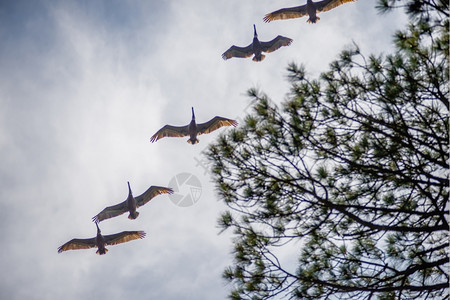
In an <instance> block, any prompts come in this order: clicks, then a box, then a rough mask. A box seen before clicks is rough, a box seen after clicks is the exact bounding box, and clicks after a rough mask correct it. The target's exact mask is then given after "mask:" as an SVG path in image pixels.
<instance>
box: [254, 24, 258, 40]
mask: <svg viewBox="0 0 450 300" xmlns="http://www.w3.org/2000/svg"><path fill="white" fill-rule="evenodd" d="M253 31H254V34H253V37H255V38H257V37H258V34H257V33H256V26H255V24H253Z"/></svg>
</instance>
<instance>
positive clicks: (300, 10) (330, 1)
mask: <svg viewBox="0 0 450 300" xmlns="http://www.w3.org/2000/svg"><path fill="white" fill-rule="evenodd" d="M354 1H356V0H323V1H317V2H313V1H312V0H307V1H306V4H304V5H301V6H295V7H289V8H282V9H280V10H277V11H274V12H271V13H270V14H267V15H266V16H265V17H264V18H263V20H264V22H270V21H275V20H283V19H294V18H301V17H304V16H306V15H308V16H309V19H308V20H307V21H306V22H308V23H316V22H317V21H319V20H320V18H319V17H317V16H316V14H317V13H319V12H324V11H329V10H331V9H333V8H335V7H338V6H339V5H342V4H344V3H347V2H354Z"/></svg>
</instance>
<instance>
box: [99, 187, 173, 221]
mask: <svg viewBox="0 0 450 300" xmlns="http://www.w3.org/2000/svg"><path fill="white" fill-rule="evenodd" d="M161 194H173V190H172V189H171V188H166V187H162V186H153V185H152V186H151V187H149V188H148V189H147V190H146V191H145V192H144V193H143V194H142V195H139V196H137V197H133V193H132V192H131V187H130V183H129V182H128V197H127V199H126V200H125V201H123V202H122V203H119V204H116V205H113V206H108V207H107V208H105V209H104V210H102V211H101V212H100V213H98V214H97V215H96V216H95V217H93V218H92V221H93V222H95V223H98V222H101V221H103V220H106V219H109V218H113V217H116V216H119V215H121V214H123V213H126V212H129V215H128V219H130V220H134V219H136V218H137V217H138V216H139V212H137V211H136V208H138V207H140V206H143V205H144V204H146V203H147V202H149V201H150V200H151V199H152V198H154V197H156V196H158V195H161Z"/></svg>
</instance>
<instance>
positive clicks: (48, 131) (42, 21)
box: [0, 0, 407, 300]
mask: <svg viewBox="0 0 450 300" xmlns="http://www.w3.org/2000/svg"><path fill="white" fill-rule="evenodd" d="M304 2H305V1H298V0H284V1H269V0H247V1H242V0H227V1H225V0H217V1H207V0H196V1H182V0H178V1H176V0H173V1H171V0H165V1H163V0H161V1H143V0H142V1H137V0H123V1H122V0H110V1H106V0H105V1H101V0H94V1H88V0H86V1H26V0H14V1H13V0H11V1H8V0H3V1H0V156H1V158H2V159H1V163H0V233H1V237H2V238H1V247H2V251H0V266H1V268H0V299H10V300H14V299H57V298H60V299H68V300H70V299H93V298H104V299H113V300H114V299H124V298H125V297H126V299H131V298H129V297H133V299H160V300H171V299H200V300H201V299H225V298H226V296H227V294H228V293H229V291H230V289H231V286H230V285H229V284H228V283H227V282H225V281H224V280H223V279H222V277H221V275H222V272H223V270H224V268H225V267H226V266H228V265H231V264H232V249H233V247H232V240H233V235H232V232H224V233H221V234H219V232H220V228H218V225H217V220H218V218H219V216H220V213H221V212H222V211H224V210H225V209H226V207H225V205H224V204H223V203H222V202H220V200H219V199H218V196H217V193H216V191H215V188H214V183H213V182H212V179H211V176H210V174H209V173H208V171H207V168H206V167H207V166H206V165H205V163H206V161H205V158H204V156H203V154H202V153H203V152H204V151H205V149H206V148H207V146H208V144H210V143H212V142H214V140H215V139H216V138H217V136H219V135H220V134H223V133H225V132H226V131H227V130H228V128H221V129H219V130H217V131H215V132H213V133H211V134H209V135H201V136H199V140H200V143H199V144H197V145H194V146H192V145H190V144H188V143H187V142H186V141H187V137H186V138H164V139H162V140H159V141H158V142H156V143H150V141H149V140H150V137H151V136H152V135H153V134H154V133H155V132H156V131H157V130H158V129H160V128H161V127H162V126H164V125H165V124H171V125H178V126H181V125H186V124H188V123H189V121H190V118H191V107H194V109H195V113H196V119H197V122H200V123H201V122H206V121H208V120H209V119H211V118H212V117H214V116H216V115H219V116H223V117H227V118H233V119H236V120H238V121H239V120H242V119H243V118H244V117H245V115H246V114H247V113H250V112H251V109H250V107H249V105H250V104H251V103H250V99H249V97H248V96H247V95H246V92H247V90H248V89H250V88H257V89H260V90H261V91H263V92H265V93H266V94H267V95H268V96H269V97H270V98H271V99H272V100H273V101H274V102H275V103H281V102H282V101H283V100H284V99H285V98H286V94H287V93H288V91H289V83H288V80H287V75H288V73H287V71H286V68H287V66H288V64H289V63H290V62H295V63H297V64H303V65H304V66H305V68H306V70H307V74H308V75H309V76H310V77H311V78H317V77H318V75H319V74H320V73H321V72H325V71H327V70H328V65H329V64H330V63H331V61H332V60H333V59H335V58H337V57H338V54H339V52H340V51H341V50H344V49H347V48H349V47H350V46H351V45H352V43H356V44H357V45H358V46H359V47H360V48H361V51H362V53H363V54H365V55H366V56H369V55H370V54H377V55H379V54H381V53H389V52H390V51H391V50H392V34H393V33H394V32H395V31H396V30H398V29H400V28H403V27H404V25H405V24H406V22H407V18H406V17H405V16H404V15H403V14H402V12H401V11H397V12H394V13H389V14H386V15H379V14H378V13H377V11H376V10H375V8H374V1H367V0H359V1H357V2H354V3H349V4H344V5H342V6H340V7H338V8H336V9H334V10H331V11H329V12H325V13H322V14H319V17H320V18H321V20H320V21H319V22H318V23H317V24H307V23H306V20H307V18H300V19H293V20H281V21H274V22H271V23H268V24H266V23H264V22H263V21H262V18H263V17H264V15H265V14H266V13H269V12H271V11H274V10H277V9H279V8H282V7H290V6H296V5H300V4H303V3H304ZM253 24H255V25H256V28H257V30H258V35H259V39H260V40H261V41H268V40H271V39H273V38H274V37H275V36H277V35H279V34H280V35H283V36H286V37H289V38H292V39H293V43H292V44H291V45H290V46H289V47H282V48H280V49H279V50H277V51H275V52H272V53H269V54H267V56H266V58H265V60H264V61H262V62H259V63H256V62H253V61H252V60H251V59H250V58H248V59H237V58H232V59H230V60H227V61H224V60H223V59H222V58H221V54H222V53H223V52H224V51H225V50H227V49H228V48H229V47H230V46H231V45H237V46H247V45H248V44H250V42H251V41H252V38H253ZM127 181H129V182H130V185H131V189H132V190H133V194H134V195H135V196H137V195H140V194H141V193H143V192H144V191H145V190H146V189H147V188H148V187H149V186H151V185H159V186H169V185H170V186H172V187H174V185H175V186H177V187H178V188H179V189H178V190H177V191H176V197H172V198H171V197H169V196H167V195H161V196H158V197H156V198H154V199H153V200H152V201H150V202H149V203H148V204H146V205H145V206H143V207H141V208H139V209H138V211H139V212H140V215H139V217H138V218H137V219H136V220H129V219H128V218H127V215H126V214H124V215H121V216H119V217H116V218H113V219H109V220H105V221H103V222H101V223H100V228H101V230H102V233H103V234H112V233H117V232H121V231H124V230H144V231H145V232H146V233H147V236H146V238H145V239H142V240H136V241H131V242H129V243H125V244H121V245H116V246H109V247H107V248H108V249H109V252H108V253H107V254H106V255H103V256H98V255H96V254H95V249H89V250H75V251H67V252H64V253H60V254H58V253H57V248H58V247H59V246H61V245H62V244H64V243H65V242H67V241H69V240H71V239H72V238H90V237H94V236H95V234H96V228H95V225H94V223H92V221H91V218H92V217H93V216H94V215H96V214H97V213H99V212H100V211H101V210H102V209H103V208H105V207H106V206H110V205H113V204H117V203H119V202H122V201H124V200H125V199H126V197H127V195H128V187H127ZM180 199H184V202H183V203H184V204H180V203H181V202H180V201H181V200H180ZM286 255H290V254H286ZM285 259H286V260H288V261H295V257H294V258H292V257H286V258H285ZM294 267H295V266H294ZM81 297H82V298H81Z"/></svg>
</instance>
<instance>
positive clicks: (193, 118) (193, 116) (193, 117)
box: [191, 107, 195, 120]
mask: <svg viewBox="0 0 450 300" xmlns="http://www.w3.org/2000/svg"><path fill="white" fill-rule="evenodd" d="M191 109H192V120H195V114H194V108H193V107H191Z"/></svg>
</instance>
